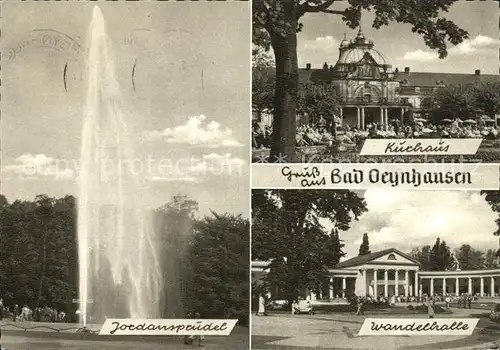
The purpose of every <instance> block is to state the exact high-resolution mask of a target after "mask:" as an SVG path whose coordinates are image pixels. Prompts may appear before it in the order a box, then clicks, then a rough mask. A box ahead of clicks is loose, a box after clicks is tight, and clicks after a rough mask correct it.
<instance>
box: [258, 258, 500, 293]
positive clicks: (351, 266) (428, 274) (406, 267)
mask: <svg viewBox="0 0 500 350" xmlns="http://www.w3.org/2000/svg"><path fill="white" fill-rule="evenodd" d="M267 265H268V262H262V261H254V262H252V277H253V278H254V279H255V280H258V279H260V278H262V277H263V276H264V274H265V273H267V271H268V270H267V269H266V266H267ZM353 293H354V294H356V295H371V296H384V297H387V298H388V297H391V296H393V295H400V296H401V295H403V296H422V295H424V294H427V295H436V294H440V295H443V294H455V295H457V294H463V293H469V294H478V295H480V296H498V295H499V294H500V269H497V270H475V271H459V270H457V271H422V270H420V265H419V263H418V261H416V260H415V259H413V258H412V257H411V256H409V255H407V254H405V253H403V252H400V251H399V250H397V249H393V248H391V249H386V250H382V251H379V252H375V253H371V254H367V255H362V256H357V257H354V258H352V259H349V260H346V261H343V262H340V263H339V264H338V265H337V266H336V267H335V268H334V269H331V270H330V288H329V291H328V298H329V299H333V298H334V297H335V296H337V295H338V296H342V297H345V296H346V295H352V294H353ZM315 298H316V296H314V295H313V299H315ZM322 298H325V295H323V296H322Z"/></svg>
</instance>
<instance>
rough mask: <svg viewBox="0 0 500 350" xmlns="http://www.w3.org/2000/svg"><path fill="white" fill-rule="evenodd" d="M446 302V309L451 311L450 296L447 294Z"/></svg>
mask: <svg viewBox="0 0 500 350" xmlns="http://www.w3.org/2000/svg"><path fill="white" fill-rule="evenodd" d="M444 301H445V302H446V308H447V309H448V310H449V309H450V301H451V299H450V296H449V295H448V294H447V295H446V297H445V298H444Z"/></svg>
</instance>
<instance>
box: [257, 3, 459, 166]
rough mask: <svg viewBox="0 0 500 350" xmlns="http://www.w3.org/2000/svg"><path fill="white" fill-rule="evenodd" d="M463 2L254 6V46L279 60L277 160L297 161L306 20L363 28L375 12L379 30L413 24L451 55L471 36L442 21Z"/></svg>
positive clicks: (440, 50)
mask: <svg viewBox="0 0 500 350" xmlns="http://www.w3.org/2000/svg"><path fill="white" fill-rule="evenodd" d="M455 1H457V0H445V1H441V0H427V1H425V3H424V4H423V3H422V2H421V1H417V0H411V1H408V0H397V1H394V0H382V1H375V0H349V1H348V7H347V8H346V9H345V10H334V9H332V8H331V7H332V5H334V3H336V2H338V1H336V0H280V1H278V0H254V1H253V2H252V7H253V11H252V13H253V28H254V29H253V42H254V44H256V45H261V46H262V47H264V48H269V47H270V48H272V49H273V52H274V57H275V67H276V85H275V93H274V118H273V136H272V146H271V159H276V158H277V157H280V156H286V158H287V160H288V161H289V162H292V161H293V160H294V158H295V145H296V141H295V134H296V117H295V116H296V110H297V94H298V85H299V75H298V63H297V32H298V31H300V29H301V28H302V24H301V23H300V19H301V18H302V16H304V15H306V14H308V13H327V14H332V15H337V16H342V17H341V20H342V21H344V22H345V23H346V24H347V26H349V27H350V28H356V27H358V26H359V23H360V19H361V12H362V11H363V10H374V12H375V19H374V21H373V27H374V28H376V29H379V28H380V27H382V26H384V25H389V23H391V22H398V23H408V24H410V25H411V26H412V32H415V33H418V34H419V35H421V36H422V37H423V39H424V42H425V44H426V45H427V46H428V47H430V48H431V49H435V50H437V51H438V53H439V57H440V58H444V57H446V55H447V45H446V43H447V41H449V42H450V43H452V44H453V45H457V44H459V43H461V42H462V41H463V39H465V38H467V36H468V33H467V32H466V31H465V30H463V29H460V28H459V27H458V26H457V25H456V24H455V23H453V22H451V21H449V20H447V19H445V18H444V17H442V14H443V13H445V12H446V11H447V10H448V9H449V8H450V6H451V5H452V4H453V3H454V2H455Z"/></svg>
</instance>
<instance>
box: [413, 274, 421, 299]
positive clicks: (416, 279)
mask: <svg viewBox="0 0 500 350" xmlns="http://www.w3.org/2000/svg"><path fill="white" fill-rule="evenodd" d="M414 288H415V296H416V297H418V296H419V295H420V294H419V293H418V271H415V286H414Z"/></svg>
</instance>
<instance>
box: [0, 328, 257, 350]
mask: <svg viewBox="0 0 500 350" xmlns="http://www.w3.org/2000/svg"><path fill="white" fill-rule="evenodd" d="M20 324H21V325H22V326H25V328H28V326H37V325H38V323H32V322H22V323H20ZM40 325H42V326H47V325H49V326H52V327H54V328H59V329H67V328H71V327H74V326H76V325H74V324H61V323H55V324H47V323H40ZM0 326H2V347H3V348H5V350H49V349H52V350H56V349H61V350H62V349H64V350H107V349H109V350H114V349H127V350H142V349H144V350H146V349H148V350H164V349H165V350H168V349H172V350H174V349H175V350H183V349H204V350H248V347H249V344H248V343H249V341H248V328H245V327H236V328H235V329H234V330H233V332H232V333H231V335H229V336H227V337H222V336H212V337H209V336H206V337H205V341H204V342H203V344H204V346H203V347H198V346H197V345H196V346H194V345H184V343H183V337H182V336H165V337H156V336H155V337H146V336H143V337H135V336H102V337H100V336H93V337H92V340H90V339H87V340H85V339H82V336H81V335H80V334H76V333H75V332H74V331H73V332H71V331H70V332H65V333H60V332H59V333H58V332H54V331H50V330H47V329H43V328H40V329H38V330H37V331H33V330H28V331H24V330H14V327H11V326H5V322H0Z"/></svg>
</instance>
